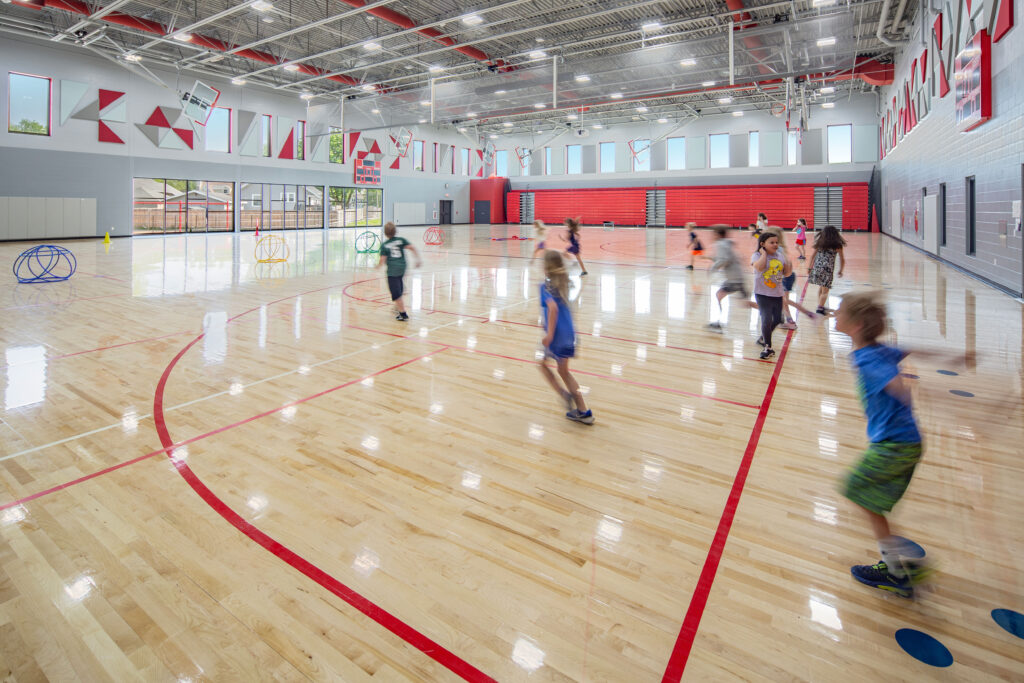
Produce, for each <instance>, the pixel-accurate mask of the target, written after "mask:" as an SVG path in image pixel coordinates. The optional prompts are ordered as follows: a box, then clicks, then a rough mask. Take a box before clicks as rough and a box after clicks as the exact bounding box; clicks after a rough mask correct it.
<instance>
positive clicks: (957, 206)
mask: <svg viewBox="0 0 1024 683" xmlns="http://www.w3.org/2000/svg"><path fill="white" fill-rule="evenodd" d="M1022 4H1024V3H1022V2H1021V0H1015V2H1014V5H1015V15H1016V20H1017V24H1018V25H1017V26H1015V27H1014V28H1013V29H1011V30H1010V32H1009V33H1008V34H1007V35H1006V36H1004V37H1003V39H1002V40H1001V41H1000V42H999V43H996V44H994V45H993V46H992V111H993V115H992V119H991V120H989V121H988V122H987V123H984V124H982V125H981V126H980V127H978V128H976V129H975V130H973V131H971V132H968V133H959V132H957V130H956V123H955V118H954V116H955V114H954V93H953V92H950V93H949V94H948V95H946V97H944V98H942V99H939V97H938V92H937V91H936V92H935V96H934V97H932V100H931V104H932V109H931V111H930V112H929V113H928V115H927V116H926V117H925V118H924V119H923V120H921V121H920V122H919V123H918V125H917V126H916V127H915V128H914V129H913V130H912V131H910V133H908V134H907V135H906V136H904V137H903V139H902V140H900V141H899V143H898V144H897V145H896V147H895V148H893V149H892V150H891V151H890V152H889V153H888V154H887V155H886V157H885V158H884V159H883V160H882V163H881V168H882V217H881V223H882V229H883V231H884V232H886V233H888V234H890V235H892V236H893V237H896V238H898V239H901V240H903V241H905V242H908V243H910V244H913V245H915V246H917V247H920V248H922V249H924V248H926V243H925V235H924V230H923V229H920V228H921V226H923V221H922V220H920V218H919V230H918V231H916V232H915V230H914V213H915V210H917V209H918V207H921V206H923V200H922V194H921V190H922V188H924V189H927V192H928V194H929V195H932V194H936V193H938V191H939V184H940V183H945V184H946V245H945V246H939V248H938V253H937V254H936V255H937V256H938V257H939V258H941V259H944V260H946V261H948V262H950V263H953V264H955V265H957V266H959V267H961V268H963V269H965V270H967V271H969V272H971V273H974V274H975V275H978V276H980V277H982V278H984V279H986V280H988V281H990V282H992V283H995V284H997V285H999V286H1000V287H1003V288H1005V289H1007V290H1009V291H1011V292H1014V293H1016V294H1017V295H1018V296H1019V295H1020V294H1021V292H1022V291H1024V264H1022V258H1024V252H1022V249H1021V246H1022V240H1021V236H1020V235H1019V234H1014V230H1013V219H1012V217H1011V214H1010V212H1011V203H1012V202H1013V201H1014V200H1021V199H1022V197H1021V192H1022V187H1021V185H1022V182H1024V181H1022V173H1024V80H1022V79H1021V75H1022V74H1024V29H1022V28H1021V27H1020V26H1019V24H1020V22H1021V20H1022V18H1024V13H1022ZM948 20H949V16H948V15H947V16H944V21H946V22H948ZM932 22H934V14H933V13H931V12H928V13H927V16H926V24H925V25H926V26H928V27H930V26H931V24H932ZM917 26H918V28H917V30H918V31H920V18H919V19H918V23H917ZM929 30H930V29H929ZM919 35H920V33H918V36H919ZM926 35H927V33H926ZM920 52H921V45H920V41H919V40H917V41H913V42H912V44H911V47H910V48H909V51H908V52H907V53H906V54H904V55H902V56H901V57H900V58H899V59H898V60H897V61H896V82H895V83H894V84H893V86H892V87H890V88H888V89H887V90H886V91H885V92H884V93H883V100H882V101H883V102H885V101H891V99H892V97H893V95H894V89H895V88H896V87H902V83H903V81H904V79H905V78H906V75H907V72H908V71H909V69H910V63H911V62H912V61H913V60H914V58H916V57H919V55H920ZM954 52H956V49H955V48H954ZM933 58H934V54H930V55H929V62H931V61H932V59H933ZM949 81H950V87H951V88H953V87H954V84H953V77H952V74H949ZM972 175H973V176H974V177H975V179H976V180H975V182H976V200H977V212H976V252H975V254H974V255H973V256H970V255H968V254H967V231H966V225H967V220H966V205H965V178H966V177H967V176H972ZM893 201H899V202H901V204H902V209H903V214H904V220H903V225H902V228H901V225H900V216H899V215H898V214H897V215H893V214H894V212H893V211H892V202H893Z"/></svg>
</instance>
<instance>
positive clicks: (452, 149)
mask: <svg viewBox="0 0 1024 683" xmlns="http://www.w3.org/2000/svg"><path fill="white" fill-rule="evenodd" d="M448 152H449V154H448V161H449V162H450V163H451V165H452V175H455V145H449V146H448Z"/></svg>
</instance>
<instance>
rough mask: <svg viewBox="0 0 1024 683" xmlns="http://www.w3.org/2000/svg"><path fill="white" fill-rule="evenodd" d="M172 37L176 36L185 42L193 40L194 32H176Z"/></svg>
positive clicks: (176, 38) (175, 37)
mask: <svg viewBox="0 0 1024 683" xmlns="http://www.w3.org/2000/svg"><path fill="white" fill-rule="evenodd" d="M171 37H172V38H174V39H175V40H180V41H181V42H183V43H189V42H192V34H191V33H175V34H174V35H173V36H171Z"/></svg>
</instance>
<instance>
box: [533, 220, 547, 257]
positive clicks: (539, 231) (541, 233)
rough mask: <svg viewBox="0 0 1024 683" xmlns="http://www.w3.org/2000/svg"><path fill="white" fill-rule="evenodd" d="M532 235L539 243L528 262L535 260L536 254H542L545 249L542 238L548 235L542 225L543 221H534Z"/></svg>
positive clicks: (545, 227) (544, 226)
mask: <svg viewBox="0 0 1024 683" xmlns="http://www.w3.org/2000/svg"><path fill="white" fill-rule="evenodd" d="M533 233H534V234H535V235H536V236H537V239H538V240H539V241H538V242H537V246H536V247H535V248H534V250H533V256H531V257H530V261H533V259H535V258H537V254H543V253H544V250H545V249H546V248H547V247H546V246H545V245H544V237H545V236H546V235H547V234H548V226H546V225H544V221H534V222H533Z"/></svg>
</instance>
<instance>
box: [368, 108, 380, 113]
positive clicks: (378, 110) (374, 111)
mask: <svg viewBox="0 0 1024 683" xmlns="http://www.w3.org/2000/svg"><path fill="white" fill-rule="evenodd" d="M370 113H371V114H379V113H380V109H371V110H370Z"/></svg>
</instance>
